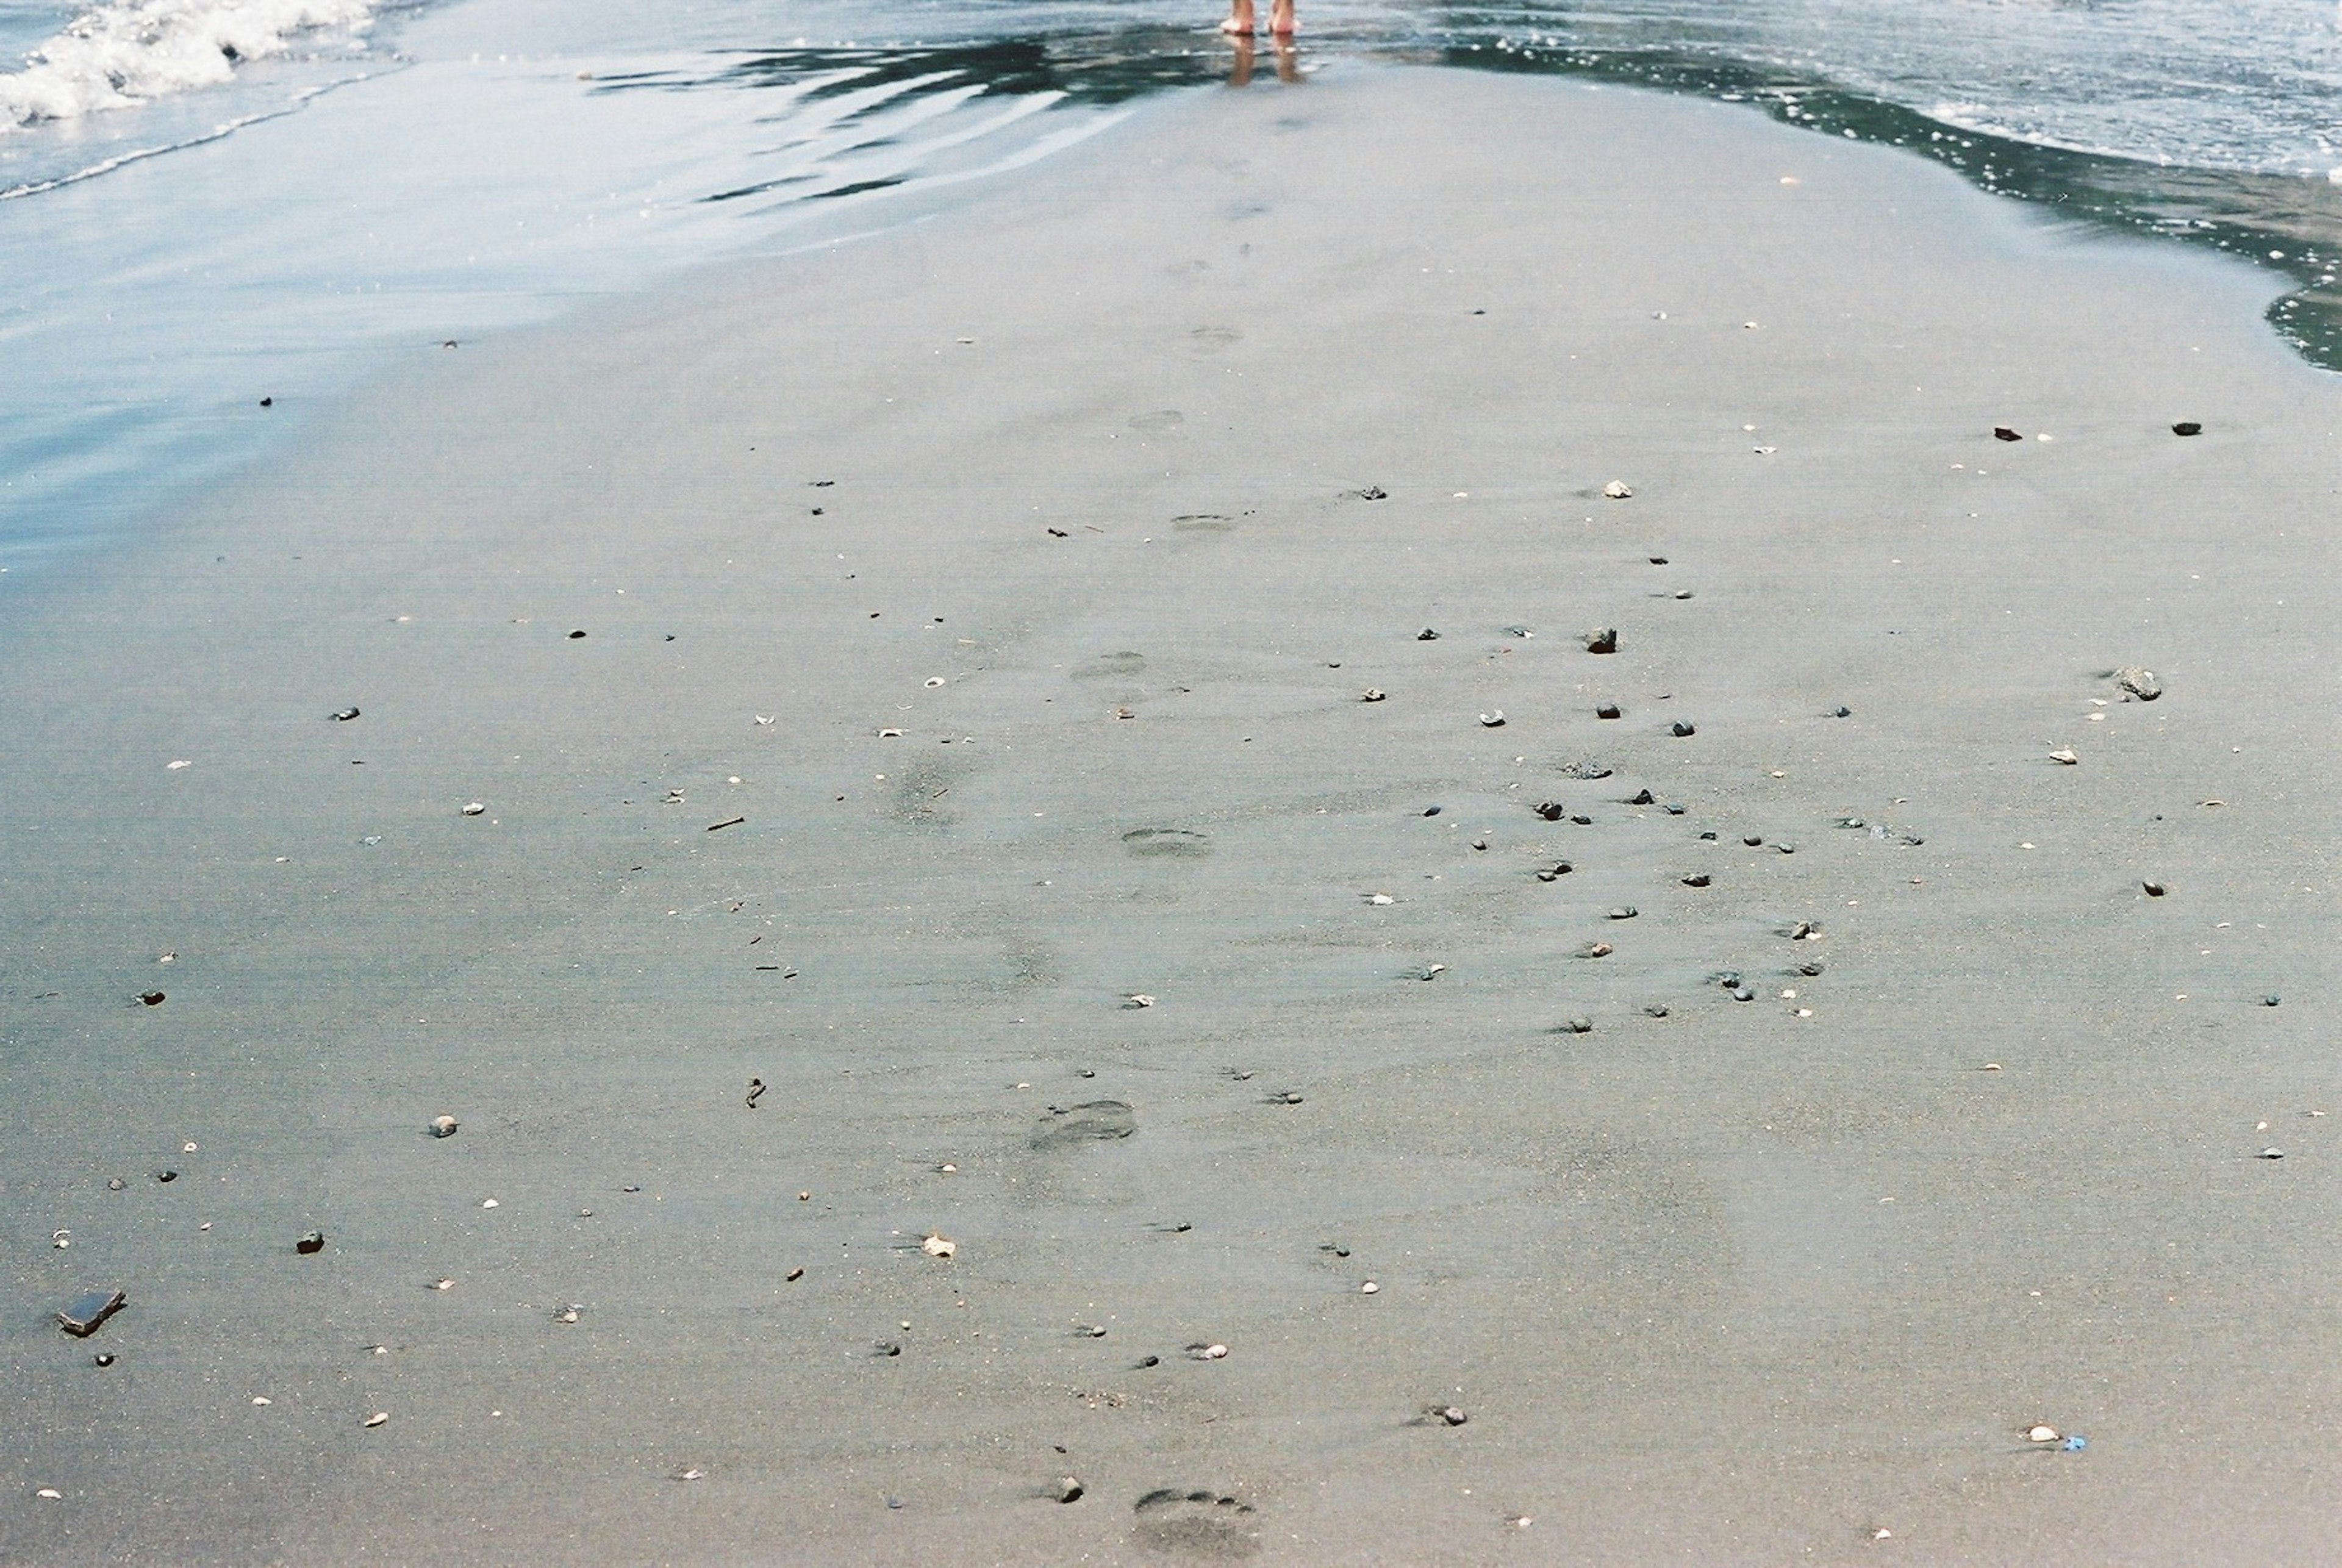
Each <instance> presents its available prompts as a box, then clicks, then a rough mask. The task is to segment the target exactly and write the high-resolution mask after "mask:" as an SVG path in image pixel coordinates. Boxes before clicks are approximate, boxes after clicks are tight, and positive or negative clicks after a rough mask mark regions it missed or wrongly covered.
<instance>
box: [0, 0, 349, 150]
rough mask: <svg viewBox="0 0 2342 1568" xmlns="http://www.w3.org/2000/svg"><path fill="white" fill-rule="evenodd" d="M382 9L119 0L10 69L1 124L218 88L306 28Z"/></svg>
mask: <svg viewBox="0 0 2342 1568" xmlns="http://www.w3.org/2000/svg"><path fill="white" fill-rule="evenodd" d="M373 14H374V3H373V0H115V3H114V4H111V5H97V6H95V7H93V8H91V9H90V10H88V11H85V12H84V13H83V14H82V15H80V16H78V17H76V18H75V19H74V21H73V22H72V23H71V24H70V25H67V26H66V27H65V29H64V30H63V31H61V32H59V33H58V34H57V35H55V37H53V38H51V39H49V40H48V41H47V42H46V43H44V44H43V45H41V46H40V47H39V48H37V49H35V50H34V51H33V52H32V54H31V55H28V56H27V57H26V62H25V65H24V67H23V68H22V69H20V70H15V71H11V72H7V73H5V74H0V129H9V128H14V127H16V126H21V125H31V124H33V123H34V122H35V121H39V120H69V119H73V118H75V116H77V115H87V114H92V113H94V112H95V111H97V110H100V109H115V108H121V107H123V106H125V105H131V104H138V103H145V102H146V101H148V100H150V99H154V98H160V97H165V96H167V95H171V94H173V93H181V92H185V91H187V90H188V89H190V88H195V87H208V86H214V85H218V84H219V83H222V82H225V81H226V80H227V79H228V78H229V77H230V76H231V75H234V73H235V68H236V66H237V65H239V64H241V63H243V62H245V61H247V60H260V59H265V58H267V57H268V56H270V55H282V54H285V53H286V52H287V51H288V50H290V49H291V48H292V47H293V45H294V42H295V40H296V39H297V38H298V37H299V36H300V35H302V34H305V33H308V32H312V31H315V29H317V28H321V27H345V28H348V29H351V30H353V31H356V30H360V29H363V28H364V27H365V25H367V23H368V22H369V21H371V20H372V18H373Z"/></svg>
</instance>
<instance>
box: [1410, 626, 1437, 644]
mask: <svg viewBox="0 0 2342 1568" xmlns="http://www.w3.org/2000/svg"><path fill="white" fill-rule="evenodd" d="M1415 640H1416V642H1418V643H1436V642H1437V641H1439V634H1438V633H1436V632H1435V631H1433V630H1432V629H1431V628H1430V627H1428V626H1426V627H1425V628H1424V629H1423V630H1422V631H1420V632H1417V633H1416V634H1415Z"/></svg>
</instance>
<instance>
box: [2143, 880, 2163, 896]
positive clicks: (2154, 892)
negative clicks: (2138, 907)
mask: <svg viewBox="0 0 2342 1568" xmlns="http://www.w3.org/2000/svg"><path fill="white" fill-rule="evenodd" d="M2138 885H2139V889H2140V891H2141V892H2143V893H2145V894H2147V897H2149V898H2161V897H2162V896H2163V884H2161V883H2159V882H2142V883H2140V884H2138Z"/></svg>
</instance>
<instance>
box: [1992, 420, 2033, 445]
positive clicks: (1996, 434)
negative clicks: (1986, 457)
mask: <svg viewBox="0 0 2342 1568" xmlns="http://www.w3.org/2000/svg"><path fill="white" fill-rule="evenodd" d="M1992 436H1993V439H1994V440H1996V441H2022V440H2024V439H2025V437H2023V436H2022V435H2019V434H2017V432H2015V431H2014V430H2011V429H2010V428H2009V427H2008V426H2007V425H2006V424H1996V425H1994V426H1993V427H1992Z"/></svg>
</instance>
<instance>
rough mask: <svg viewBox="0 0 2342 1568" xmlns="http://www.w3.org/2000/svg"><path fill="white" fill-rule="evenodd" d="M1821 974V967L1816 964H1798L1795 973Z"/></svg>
mask: <svg viewBox="0 0 2342 1568" xmlns="http://www.w3.org/2000/svg"><path fill="white" fill-rule="evenodd" d="M1821 972H1822V966H1821V965H1820V964H1798V965H1797V973H1798V974H1807V975H1812V974H1820V973H1821Z"/></svg>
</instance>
